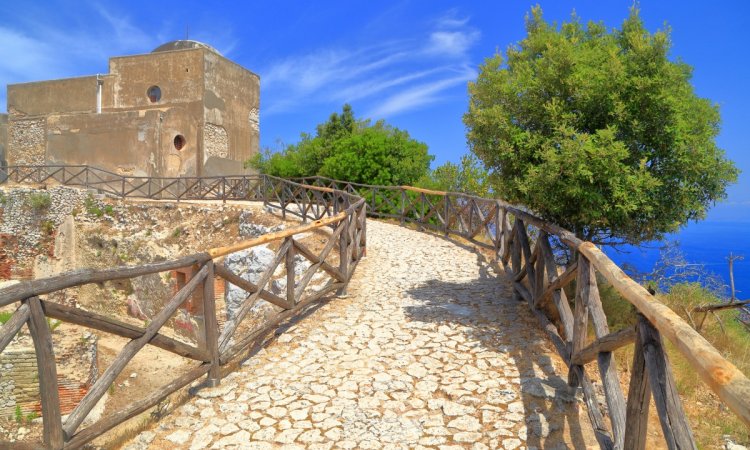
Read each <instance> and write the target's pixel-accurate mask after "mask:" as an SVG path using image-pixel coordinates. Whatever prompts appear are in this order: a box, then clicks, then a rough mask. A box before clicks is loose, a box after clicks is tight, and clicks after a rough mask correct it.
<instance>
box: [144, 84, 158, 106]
mask: <svg viewBox="0 0 750 450" xmlns="http://www.w3.org/2000/svg"><path fill="white" fill-rule="evenodd" d="M146 96H147V97H148V99H149V101H150V102H151V103H156V102H158V101H159V100H161V88H160V87H159V86H151V87H150V88H148V90H147V91H146Z"/></svg>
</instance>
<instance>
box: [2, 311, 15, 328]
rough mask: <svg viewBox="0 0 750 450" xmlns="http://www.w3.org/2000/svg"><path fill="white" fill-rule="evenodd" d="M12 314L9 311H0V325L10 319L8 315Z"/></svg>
mask: <svg viewBox="0 0 750 450" xmlns="http://www.w3.org/2000/svg"><path fill="white" fill-rule="evenodd" d="M12 315H13V313H12V312H10V311H0V325H5V322H7V321H9V320H10V317H11V316H12Z"/></svg>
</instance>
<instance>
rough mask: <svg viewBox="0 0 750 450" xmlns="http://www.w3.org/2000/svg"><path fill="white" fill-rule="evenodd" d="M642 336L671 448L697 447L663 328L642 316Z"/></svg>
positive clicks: (668, 444) (654, 391) (639, 333)
mask: <svg viewBox="0 0 750 450" xmlns="http://www.w3.org/2000/svg"><path fill="white" fill-rule="evenodd" d="M638 335H639V337H640V339H641V342H642V343H643V358H644V360H645V363H646V370H648V381H649V384H651V393H652V394H653V396H654V404H655V405H656V410H657V411H658V413H659V421H660V422H661V429H662V431H663V432H664V440H665V441H667V447H669V448H670V449H680V450H682V449H697V448H698V447H697V446H696V445H695V440H694V439H693V432H692V431H691V430H690V424H688V422H687V417H686V416H685V410H684V409H683V408H682V402H681V401H680V396H679V395H678V393H677V387H676V385H675V382H674V376H673V375H672V368H671V366H670V365H669V359H667V354H666V352H665V351H664V345H663V344H662V341H661V335H660V334H659V331H658V330H657V329H656V328H654V326H653V325H651V322H649V321H648V320H646V318H645V317H643V316H640V317H639V318H638Z"/></svg>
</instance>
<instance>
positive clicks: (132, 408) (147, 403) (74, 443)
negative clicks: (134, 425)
mask: <svg viewBox="0 0 750 450" xmlns="http://www.w3.org/2000/svg"><path fill="white" fill-rule="evenodd" d="M210 369H211V364H209V363H204V364H201V365H199V366H197V367H194V368H192V369H190V370H189V371H188V372H186V373H184V374H183V375H180V376H179V377H177V378H175V379H174V380H172V381H171V382H169V383H167V384H165V385H164V386H162V387H160V388H159V389H157V390H155V391H153V392H151V393H149V394H147V395H146V396H145V397H143V398H141V399H139V400H137V401H135V402H133V403H131V404H130V405H128V406H126V407H125V408H123V409H122V410H120V411H117V412H115V413H114V414H110V415H107V416H106V417H104V418H103V419H101V420H99V421H98V422H96V423H95V424H93V425H91V426H89V427H87V428H85V429H83V430H81V431H79V432H78V433H76V434H74V435H73V436H72V437H71V439H70V440H69V441H68V442H67V443H66V444H65V450H74V449H77V448H81V447H82V446H84V445H85V444H86V443H88V442H91V441H92V440H94V439H95V438H96V437H97V436H101V435H102V434H104V433H106V432H107V431H109V430H111V429H112V428H114V427H116V426H117V425H119V424H121V423H123V422H125V421H126V420H128V419H132V418H133V417H135V416H137V415H138V414H140V413H142V412H144V411H146V410H147V409H149V408H151V407H153V406H155V405H156V404H157V403H159V402H160V401H162V400H163V399H164V398H166V397H167V396H168V395H170V394H172V393H174V392H175V391H177V390H179V389H181V388H183V387H185V386H187V385H188V384H190V383H191V382H193V381H195V380H197V379H198V378H200V377H202V376H203V375H205V374H206V373H208V371H209V370H210Z"/></svg>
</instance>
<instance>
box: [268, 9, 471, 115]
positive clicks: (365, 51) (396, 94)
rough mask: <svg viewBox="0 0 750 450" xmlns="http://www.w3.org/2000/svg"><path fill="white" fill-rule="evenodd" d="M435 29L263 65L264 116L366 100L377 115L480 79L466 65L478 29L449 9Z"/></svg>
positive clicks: (429, 100)
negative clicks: (358, 46) (266, 65)
mask: <svg viewBox="0 0 750 450" xmlns="http://www.w3.org/2000/svg"><path fill="white" fill-rule="evenodd" d="M431 23H432V27H431V28H432V29H430V30H428V31H426V32H422V33H420V34H418V35H416V36H414V37H411V38H408V39H406V38H405V39H401V40H394V41H388V42H384V43H380V44H377V45H373V46H368V47H365V48H358V49H356V48H353V47H346V46H339V47H329V48H320V49H317V50H315V51H313V52H311V53H309V54H306V55H295V56H289V57H285V58H283V59H281V60H278V61H273V62H271V64H269V66H268V67H267V68H266V69H265V70H264V69H263V68H260V69H259V73H260V75H261V88H262V90H263V94H262V95H263V99H264V105H267V106H264V108H263V112H264V114H266V115H274V114H279V113H284V112H288V111H290V110H292V109H295V108H298V107H299V105H301V104H304V105H314V104H321V105H322V104H325V105H329V104H330V103H335V102H353V101H358V102H363V103H365V105H366V106H365V107H367V106H368V105H369V107H370V109H371V112H372V113H373V115H377V116H386V115H393V114H397V113H399V112H402V111H406V110H410V109H415V108H419V107H422V106H425V105H427V104H431V103H434V102H437V101H440V100H441V99H442V98H443V97H444V96H443V92H444V91H446V90H448V89H451V88H454V87H455V86H457V85H459V84H461V83H465V82H466V81H468V80H469V79H472V78H474V77H476V72H475V71H474V70H473V69H467V67H468V65H467V64H468V63H469V51H470V50H471V48H472V46H473V45H474V44H475V43H476V42H477V41H478V39H479V37H480V33H479V32H478V31H477V30H475V29H473V28H472V27H470V26H469V25H468V23H469V19H468V18H457V17H456V15H455V12H449V13H448V14H446V15H445V16H443V17H440V18H439V19H437V20H433V21H432V22H431Z"/></svg>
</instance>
